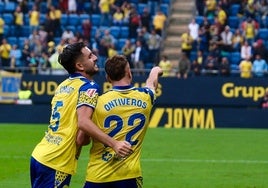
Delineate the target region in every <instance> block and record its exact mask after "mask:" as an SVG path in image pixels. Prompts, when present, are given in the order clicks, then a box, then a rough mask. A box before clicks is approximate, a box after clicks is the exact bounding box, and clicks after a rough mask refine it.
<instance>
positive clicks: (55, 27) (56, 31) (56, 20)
mask: <svg viewBox="0 0 268 188" xmlns="http://www.w3.org/2000/svg"><path fill="white" fill-rule="evenodd" d="M61 14H62V13H61V10H60V9H59V8H58V6H57V7H55V6H53V5H51V6H50V7H49V13H48V15H49V18H50V21H51V22H52V29H51V30H52V32H53V37H55V36H60V35H61V33H62V30H61ZM48 33H49V34H51V33H50V32H48Z"/></svg>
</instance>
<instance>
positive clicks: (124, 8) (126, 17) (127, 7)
mask: <svg viewBox="0 0 268 188" xmlns="http://www.w3.org/2000/svg"><path fill="white" fill-rule="evenodd" d="M121 9H122V11H123V14H124V23H129V22H130V19H129V15H130V13H131V11H132V6H131V3H130V2H127V1H124V2H123V4H122V5H121Z"/></svg>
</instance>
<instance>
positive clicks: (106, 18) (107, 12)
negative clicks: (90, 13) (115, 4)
mask: <svg viewBox="0 0 268 188" xmlns="http://www.w3.org/2000/svg"><path fill="white" fill-rule="evenodd" d="M111 6H112V4H111V2H110V0H100V1H99V9H100V12H101V20H100V25H101V26H110V23H111Z"/></svg>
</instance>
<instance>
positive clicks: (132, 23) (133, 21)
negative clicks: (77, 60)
mask: <svg viewBox="0 0 268 188" xmlns="http://www.w3.org/2000/svg"><path fill="white" fill-rule="evenodd" d="M140 25H141V19H140V15H139V14H138V12H137V10H136V8H135V7H132V9H131V12H130V13H129V24H128V27H129V38H131V39H133V38H134V39H135V38H137V30H138V28H139V27H140Z"/></svg>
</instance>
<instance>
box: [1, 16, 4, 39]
mask: <svg viewBox="0 0 268 188" xmlns="http://www.w3.org/2000/svg"><path fill="white" fill-rule="evenodd" d="M4 26H5V21H4V20H3V18H2V17H0V41H1V42H2V40H3V38H4Z"/></svg>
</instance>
